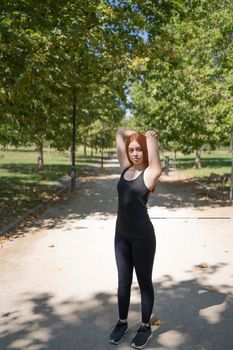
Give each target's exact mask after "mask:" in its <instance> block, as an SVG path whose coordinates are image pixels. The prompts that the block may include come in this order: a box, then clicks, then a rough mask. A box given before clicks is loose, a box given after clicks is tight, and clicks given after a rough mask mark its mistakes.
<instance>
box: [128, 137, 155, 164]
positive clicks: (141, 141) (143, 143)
mask: <svg viewBox="0 0 233 350" xmlns="http://www.w3.org/2000/svg"><path fill="white" fill-rule="evenodd" d="M133 141H137V142H138V143H139V145H140V147H141V148H142V153H143V163H144V165H145V167H148V165H149V162H148V151H147V145H146V136H145V135H143V134H141V133H140V132H135V133H134V134H132V135H130V136H129V137H127V139H126V144H125V147H126V154H127V157H128V160H129V162H130V164H131V165H132V164H133V163H132V162H131V160H130V159H129V150H128V148H129V144H130V143H131V142H133Z"/></svg>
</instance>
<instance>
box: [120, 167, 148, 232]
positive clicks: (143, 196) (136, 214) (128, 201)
mask: <svg viewBox="0 0 233 350" xmlns="http://www.w3.org/2000/svg"><path fill="white" fill-rule="evenodd" d="M128 169H129V168H126V169H125V170H124V171H123V172H122V174H121V177H120V179H119V182H118V184H117V191H118V211H117V221H116V232H118V233H120V234H122V235H127V236H135V237H136V236H137V237H139V236H140V237H142V236H143V237H145V236H148V235H151V233H154V229H153V225H152V223H151V221H150V218H149V215H148V213H147V206H146V205H147V201H148V197H149V194H150V191H149V190H148V188H147V187H146V185H145V183H144V179H143V174H144V170H143V171H142V172H141V173H140V174H139V176H138V177H137V178H136V179H134V180H126V179H125V178H124V174H125V172H126V171H127V170H128Z"/></svg>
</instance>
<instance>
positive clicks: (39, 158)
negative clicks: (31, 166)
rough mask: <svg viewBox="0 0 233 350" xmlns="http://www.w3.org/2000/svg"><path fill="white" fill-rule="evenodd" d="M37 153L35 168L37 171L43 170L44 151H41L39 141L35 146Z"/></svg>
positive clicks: (41, 146) (41, 144)
mask: <svg viewBox="0 0 233 350" xmlns="http://www.w3.org/2000/svg"><path fill="white" fill-rule="evenodd" d="M36 150H37V152H38V154H37V169H38V170H39V171H42V170H44V151H43V142H40V143H39V144H37V146H36Z"/></svg>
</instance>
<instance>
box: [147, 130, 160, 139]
mask: <svg viewBox="0 0 233 350" xmlns="http://www.w3.org/2000/svg"><path fill="white" fill-rule="evenodd" d="M145 136H146V137H148V136H153V137H155V138H157V137H158V133H157V132H156V131H154V130H148V131H147V132H146V133H145Z"/></svg>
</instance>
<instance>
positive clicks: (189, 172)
mask: <svg viewBox="0 0 233 350" xmlns="http://www.w3.org/2000/svg"><path fill="white" fill-rule="evenodd" d="M169 156H170V158H171V159H172V154H169ZM194 160H195V157H194V155H191V156H190V155H182V154H180V153H178V154H177V158H176V161H175V162H174V163H175V167H176V169H177V170H178V171H181V172H182V173H183V174H185V175H186V176H187V177H190V178H192V177H194V178H201V177H204V176H209V175H210V173H217V174H219V175H223V174H225V173H227V174H229V173H231V162H232V155H231V153H230V152H228V151H227V150H222V151H213V152H211V153H209V152H202V154H201V169H195V168H194Z"/></svg>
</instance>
